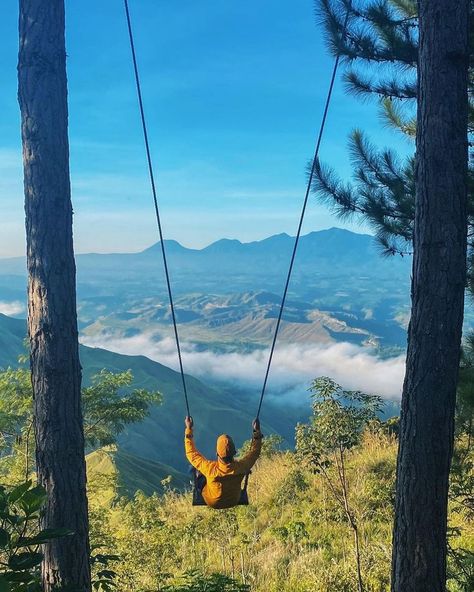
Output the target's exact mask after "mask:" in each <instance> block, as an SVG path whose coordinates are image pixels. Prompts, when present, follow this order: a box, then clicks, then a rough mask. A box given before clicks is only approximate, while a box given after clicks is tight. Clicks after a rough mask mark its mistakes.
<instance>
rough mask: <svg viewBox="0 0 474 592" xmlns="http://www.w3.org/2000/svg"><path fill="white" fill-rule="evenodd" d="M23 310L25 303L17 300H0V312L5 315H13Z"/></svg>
mask: <svg viewBox="0 0 474 592" xmlns="http://www.w3.org/2000/svg"><path fill="white" fill-rule="evenodd" d="M24 312H25V305H24V304H23V302H20V301H19V300H15V301H14V302H5V301H4V300H0V313H2V314H4V315H7V316H15V315H19V314H22V313H24Z"/></svg>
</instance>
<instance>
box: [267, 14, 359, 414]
mask: <svg viewBox="0 0 474 592" xmlns="http://www.w3.org/2000/svg"><path fill="white" fill-rule="evenodd" d="M351 4H352V3H350V4H349V6H348V8H347V13H346V18H345V20H344V26H343V30H342V38H344V35H345V33H346V30H347V24H348V22H349V15H350V12H351V8H352V6H351ZM340 59H341V53H340V52H338V54H337V56H336V60H335V62H334V68H333V71H332V76H331V82H330V84H329V90H328V95H327V98H326V105H325V107H324V112H323V118H322V121H321V127H320V128H319V134H318V140H317V142H316V149H315V151H314V157H313V162H312V165H311V171H310V174H309V178H308V184H307V187H306V193H305V197H304V201H303V208H302V210H301V215H300V221H299V224H298V232H297V233H296V237H295V243H294V245H293V253H292V255H291V261H290V267H289V269H288V275H287V277H286V282H285V289H284V290H283V296H282V299H281V304H280V312H279V314H278V319H277V322H276V326H275V333H274V334H273V341H272V345H271V348H270V355H269V357H268V363H267V369H266V372H265V379H264V381H263V387H262V392H261V394H260V401H259V403H258V410H257V419H258V418H259V417H260V411H261V409H262V403H263V397H264V396H265V390H266V388H267V382H268V376H269V374H270V368H271V365H272V360H273V354H274V352H275V345H276V341H277V337H278V331H279V330H280V324H281V318H282V316H283V310H284V308H285V302H286V295H287V293H288V287H289V285H290V280H291V274H292V272H293V265H294V263H295V258H296V251H297V249H298V243H299V241H300V236H301V229H302V227H303V221H304V216H305V213H306V206H307V205H308V199H309V193H310V191H311V185H312V183H313V177H314V171H315V170H316V164H317V162H318V155H319V148H320V146H321V140H322V138H323V133H324V128H325V126H326V119H327V115H328V111H329V105H330V103H331V98H332V92H333V89H334V83H335V81H336V74H337V69H338V67H339V61H340Z"/></svg>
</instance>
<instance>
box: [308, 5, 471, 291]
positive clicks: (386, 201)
mask: <svg viewBox="0 0 474 592" xmlns="http://www.w3.org/2000/svg"><path fill="white" fill-rule="evenodd" d="M316 8H317V12H318V15H319V17H320V21H321V22H322V23H323V26H324V29H325V33H326V40H327V43H328V45H329V47H330V49H331V51H332V52H333V53H335V54H336V53H340V54H341V56H342V57H343V59H345V60H346V61H347V62H348V63H349V64H350V66H349V68H348V71H347V72H346V74H345V82H346V87H347V90H348V92H349V93H352V94H354V95H356V96H363V97H364V98H365V97H367V96H369V97H375V98H376V100H377V101H378V104H379V106H380V109H381V113H382V119H383V121H384V123H385V124H386V125H388V126H389V127H391V128H393V129H394V130H396V131H398V132H401V133H402V134H403V135H404V136H405V137H407V138H408V139H410V140H413V139H414V137H415V135H416V114H415V100H416V97H417V88H416V76H417V68H416V67H417V55H418V6H417V3H416V1H415V0H368V1H367V2H364V3H363V4H357V5H353V6H351V7H350V18H349V21H348V26H347V29H346V31H345V33H344V21H345V14H346V10H347V9H348V8H349V3H348V0H316ZM473 39H474V37H473ZM472 74H473V73H472V71H471V75H470V84H471V86H472V82H473V81H474V76H473V75H472ZM471 91H472V89H471ZM470 97H471V106H470V112H469V123H468V129H467V133H469V134H472V132H473V131H474V106H473V104H472V92H470ZM350 151H351V158H352V161H353V179H354V180H353V183H351V184H349V185H346V184H344V183H342V181H341V180H340V179H339V177H338V176H337V174H336V173H335V172H334V171H333V170H331V169H330V168H328V167H325V166H323V165H318V168H317V170H316V175H315V179H314V184H313V187H312V189H313V192H314V193H315V194H316V195H317V196H318V197H319V198H320V199H322V200H323V201H324V202H326V203H329V204H330V205H331V207H332V208H333V209H334V210H335V212H336V213H337V214H338V215H340V216H353V215H355V216H360V217H362V218H363V219H364V221H366V222H369V224H371V225H372V226H373V228H374V230H375V232H376V235H377V238H378V239H379V242H380V244H381V246H382V247H383V250H384V252H385V254H389V255H393V254H397V253H398V254H401V255H404V254H406V253H407V252H409V251H410V250H411V249H410V245H409V243H411V240H412V237H413V223H414V203H415V187H414V158H413V157H409V158H407V159H406V160H405V162H402V161H400V160H399V159H398V158H397V157H396V156H395V155H394V154H393V153H392V152H391V151H389V150H380V149H377V148H375V147H374V146H373V145H372V144H371V143H370V142H369V141H368V139H367V138H366V137H365V136H364V134H363V132H361V131H360V130H355V131H354V132H353V133H352V135H351V138H350ZM472 176H473V173H472V171H471V173H470V188H471V189H470V192H469V204H468V208H469V225H470V227H472V225H473V223H474V191H472V189H473V188H474V184H473V183H472V180H473V179H472ZM468 236H469V239H468V240H469V249H470V256H469V260H470V262H469V263H470V264H469V268H470V269H472V268H473V264H474V249H473V247H474V244H473V242H472V236H473V233H472V231H471V232H469V235H468ZM470 276H471V277H470V287H471V288H472V287H474V284H473V283H474V275H473V274H470ZM471 292H472V289H471Z"/></svg>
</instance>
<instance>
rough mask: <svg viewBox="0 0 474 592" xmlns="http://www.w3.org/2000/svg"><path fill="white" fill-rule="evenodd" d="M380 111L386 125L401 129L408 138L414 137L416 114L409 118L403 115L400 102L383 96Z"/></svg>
mask: <svg viewBox="0 0 474 592" xmlns="http://www.w3.org/2000/svg"><path fill="white" fill-rule="evenodd" d="M382 113H383V118H384V121H385V123H386V124H387V125H389V126H390V127H392V128H395V129H396V130H398V131H401V132H402V133H403V134H405V135H406V136H408V137H409V138H412V139H414V138H415V137H416V115H415V116H413V117H410V118H407V117H405V116H404V111H403V108H402V105H401V104H400V103H397V102H395V101H393V100H391V99H388V98H385V99H384V100H383V101H382Z"/></svg>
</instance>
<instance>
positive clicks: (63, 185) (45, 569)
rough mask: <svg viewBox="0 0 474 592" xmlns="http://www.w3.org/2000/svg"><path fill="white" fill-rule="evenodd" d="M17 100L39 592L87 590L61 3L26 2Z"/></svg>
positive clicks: (22, 5)
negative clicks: (58, 530) (50, 532)
mask: <svg viewBox="0 0 474 592" xmlns="http://www.w3.org/2000/svg"><path fill="white" fill-rule="evenodd" d="M19 26H20V52H19V65H18V77H19V103H20V109H21V131H22V140H23V162H24V184H25V210H26V235H27V263H28V275H29V281H28V330H29V338H30V347H31V352H30V362H31V373H32V381H33V392H34V418H35V438H36V463H37V467H36V468H37V473H38V480H39V482H40V483H41V484H42V485H43V486H44V487H45V488H46V491H47V493H48V501H47V504H46V507H45V510H44V513H43V516H42V527H43V528H55V527H66V528H69V529H71V530H72V531H73V532H74V535H73V536H70V537H63V538H61V539H58V540H57V541H54V542H51V543H49V544H48V545H45V547H44V553H45V556H44V561H43V566H42V578H43V589H44V590H45V592H48V591H50V590H52V589H53V587H54V588H55V589H62V587H64V586H69V587H71V588H74V589H75V590H78V591H81V592H88V591H90V589H91V584H90V566H89V542H88V517H87V498H86V472H85V459H84V436H83V425H82V410H81V367H80V363H79V352H78V333H77V318H76V295H75V274H76V272H75V263H74V252H73V244H72V205H71V195H70V180H69V145H68V134H67V126H68V112H67V80H66V49H65V39H64V27H65V21H64V0H20V23H19Z"/></svg>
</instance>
